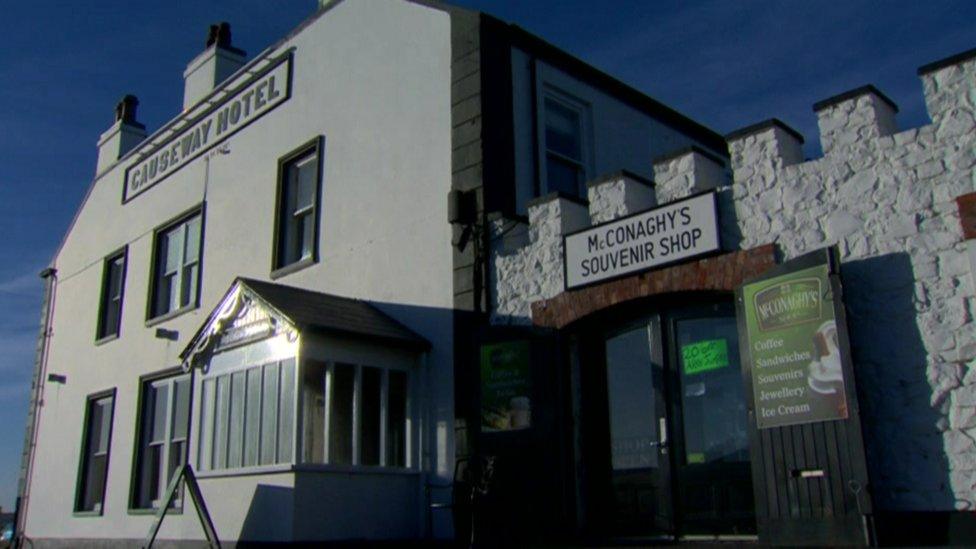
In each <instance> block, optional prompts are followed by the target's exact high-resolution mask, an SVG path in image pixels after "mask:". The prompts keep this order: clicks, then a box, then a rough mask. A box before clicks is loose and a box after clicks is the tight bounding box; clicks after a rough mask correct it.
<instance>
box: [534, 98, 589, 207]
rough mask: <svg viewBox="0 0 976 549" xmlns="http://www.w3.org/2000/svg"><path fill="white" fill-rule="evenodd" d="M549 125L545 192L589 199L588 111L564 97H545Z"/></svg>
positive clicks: (546, 129) (546, 126)
mask: <svg viewBox="0 0 976 549" xmlns="http://www.w3.org/2000/svg"><path fill="white" fill-rule="evenodd" d="M543 116H544V125H545V134H544V138H545V143H544V149H545V165H544V170H545V174H544V177H543V180H544V181H545V192H544V193H543V194H545V193H550V192H553V191H559V192H563V193H566V194H568V195H571V196H583V197H585V196H586V193H585V192H584V189H583V184H584V183H585V182H586V177H587V169H586V164H587V162H586V142H585V141H586V140H585V135H586V133H585V122H586V108H585V106H584V105H583V104H581V103H579V102H577V101H574V100H572V99H570V98H568V97H564V96H562V95H561V94H560V95H557V94H555V93H546V95H545V97H544V98H543Z"/></svg>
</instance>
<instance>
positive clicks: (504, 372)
mask: <svg viewBox="0 0 976 549" xmlns="http://www.w3.org/2000/svg"><path fill="white" fill-rule="evenodd" d="M529 348H530V347H529V342H528V341H509V342H505V343H492V344H488V345H483V346H482V347H481V430H482V431H485V432H491V431H515V430H519V429H527V428H529V427H530V426H531V425H532V406H531V403H532V401H531V393H530V389H531V382H530V377H529V376H530V370H529Z"/></svg>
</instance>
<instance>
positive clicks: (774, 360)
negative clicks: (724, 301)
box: [742, 265, 848, 429]
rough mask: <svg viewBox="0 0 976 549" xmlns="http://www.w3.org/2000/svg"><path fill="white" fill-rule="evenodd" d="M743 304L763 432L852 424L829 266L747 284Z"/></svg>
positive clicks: (811, 268)
mask: <svg viewBox="0 0 976 549" xmlns="http://www.w3.org/2000/svg"><path fill="white" fill-rule="evenodd" d="M742 299H743V305H744V309H745V317H746V318H745V320H746V322H745V326H746V340H747V341H748V349H749V352H748V356H749V368H750V371H751V372H752V390H753V397H754V399H755V403H754V404H755V412H756V423H757V424H758V427H759V428H760V429H766V428H770V427H782V426H784V425H796V424H801V423H811V422H815V421H830V420H836V419H846V418H847V416H848V410H847V397H846V391H845V388H844V370H843V362H842V357H841V349H840V344H839V337H838V332H837V321H836V318H835V317H834V303H833V293H832V291H831V286H830V274H829V271H828V267H827V265H818V266H815V267H810V268H807V269H802V270H798V271H795V272H793V273H789V274H785V275H782V276H778V277H774V278H769V279H765V280H761V281H758V282H753V283H750V284H746V285H744V286H743V288H742Z"/></svg>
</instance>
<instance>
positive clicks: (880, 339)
mask: <svg viewBox="0 0 976 549" xmlns="http://www.w3.org/2000/svg"><path fill="white" fill-rule="evenodd" d="M841 277H842V280H843V283H844V299H845V302H846V305H847V312H848V328H849V331H850V334H851V342H852V352H853V355H854V364H855V367H856V368H855V371H856V373H857V388H858V393H859V400H860V403H861V417H862V424H863V427H864V437H865V444H866V451H867V455H868V466H869V468H870V472H871V482H872V485H873V488H874V489H873V493H874V500H875V503H876V504H877V506H878V507H879V509H880V510H882V511H896V510H898V511H901V510H916V509H952V508H953V505H954V497H953V494H952V490H951V488H950V486H951V485H950V483H949V464H948V460H947V459H946V455H945V450H944V441H943V435H942V431H943V430H945V422H946V419H945V413H943V410H944V409H945V407H947V406H948V402H947V400H948V391H942V392H941V393H940V391H938V390H937V389H938V388H937V387H933V386H932V385H931V384H930V382H929V380H928V378H927V376H926V372H927V371H928V370H929V368H928V367H927V357H928V353H927V352H926V350H925V347H924V345H923V343H922V337H921V334H920V333H919V329H918V324H917V313H916V310H915V299H914V297H915V287H914V280H915V275H914V271H913V269H912V263H911V258H910V256H909V255H908V254H907V253H904V252H901V253H893V254H888V255H882V256H878V257H873V258H868V259H861V260H852V261H845V262H843V263H842V264H841Z"/></svg>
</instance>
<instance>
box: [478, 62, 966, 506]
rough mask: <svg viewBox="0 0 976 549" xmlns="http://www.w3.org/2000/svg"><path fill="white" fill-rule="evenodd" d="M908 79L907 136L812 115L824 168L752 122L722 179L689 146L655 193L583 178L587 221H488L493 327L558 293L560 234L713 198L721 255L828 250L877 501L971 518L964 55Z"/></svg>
mask: <svg viewBox="0 0 976 549" xmlns="http://www.w3.org/2000/svg"><path fill="white" fill-rule="evenodd" d="M922 80H923V83H924V89H925V98H926V103H927V106H928V110H929V114H930V115H931V119H932V123H931V124H929V125H926V126H923V127H921V128H915V129H909V130H905V131H901V132H897V131H896V127H895V120H894V110H893V109H892V108H891V106H890V105H889V104H887V103H886V102H885V101H884V100H883V99H881V98H880V97H878V96H877V95H876V94H874V93H872V92H869V91H868V92H865V93H864V94H861V95H859V96H855V97H852V98H850V99H847V100H844V101H841V102H839V103H835V104H833V105H831V106H827V107H825V108H822V109H820V110H819V112H818V121H819V125H820V129H821V143H822V144H823V150H824V151H825V154H824V156H823V157H822V158H818V159H814V160H809V161H803V156H802V152H801V147H800V145H801V143H800V141H799V140H798V139H797V138H796V137H795V136H793V135H792V134H791V133H790V132H788V131H785V130H784V129H783V128H782V127H780V126H778V125H775V124H765V125H760V126H757V128H758V129H755V130H754V131H751V132H748V133H746V134H744V135H743V134H741V133H740V134H739V135H738V136H737V137H735V138H732V139H731V140H730V141H729V151H730V154H731V162H730V166H729V167H730V169H731V173H732V178H731V181H730V180H729V179H728V177H727V176H726V175H724V170H723V169H722V168H721V167H720V166H718V165H717V164H715V163H714V162H713V161H711V160H710V159H708V158H706V157H705V156H703V155H701V154H700V153H699V152H696V151H692V152H689V153H687V154H685V155H682V156H678V157H675V158H671V159H669V160H666V161H664V162H662V163H658V164H656V165H655V166H654V173H655V179H656V181H655V191H656V197H655V196H654V193H649V192H647V191H646V189H647V188H646V187H645V186H644V185H643V184H642V183H640V182H638V181H637V180H634V179H631V178H629V177H627V176H626V175H619V176H615V177H611V178H610V179H609V180H608V181H604V182H602V183H599V184H591V186H590V189H589V219H587V218H585V216H581V215H580V212H581V211H583V209H584V206H581V205H578V204H575V203H572V202H569V201H568V200H565V199H553V200H551V201H548V202H543V203H538V202H537V203H535V204H534V205H532V206H530V207H529V209H528V221H529V223H528V225H527V226H526V225H524V224H522V223H520V222H518V221H516V220H506V219H496V220H495V221H494V222H493V225H492V227H491V230H492V234H493V238H494V242H496V246H495V248H494V249H493V254H492V259H491V266H492V277H493V279H492V280H493V289H494V293H493V295H494V301H495V303H494V314H493V321H494V322H495V323H497V324H530V323H531V309H530V304H531V303H532V302H535V301H538V300H542V299H548V298H552V297H555V296H556V295H558V294H560V293H561V292H562V291H563V263H562V255H563V249H562V236H563V235H564V234H565V233H566V232H568V231H571V230H575V229H578V228H580V227H585V226H587V225H588V224H590V223H599V222H604V221H607V220H610V219H616V218H618V217H620V216H624V215H628V214H631V213H634V212H636V211H639V210H642V209H646V208H648V207H651V206H653V205H655V204H663V203H666V202H668V201H671V200H675V199H677V198H681V197H683V196H687V195H689V194H691V193H694V192H698V191H702V190H707V189H711V188H716V189H717V190H718V192H719V203H720V206H719V210H720V211H719V216H720V223H721V232H722V235H721V237H722V244H723V248H724V249H726V250H734V249H750V248H753V247H756V246H759V245H762V244H766V243H770V242H772V243H775V244H776V245H777V248H778V250H779V251H780V253H781V255H782V257H781V260H788V259H790V258H793V257H796V256H798V255H801V254H803V253H805V252H808V251H812V250H815V249H818V248H822V247H825V246H829V245H837V247H838V248H839V250H840V254H841V260H842V264H841V272H842V278H843V282H844V285H845V296H844V297H845V301H846V304H847V308H848V313H849V318H848V322H849V326H850V331H851V336H852V340H853V349H854V351H853V352H854V359H855V366H856V372H857V376H858V377H857V382H858V387H859V390H860V392H861V398H860V403H861V413H862V417H863V419H864V422H863V423H864V427H865V437H866V443H867V449H868V461H869V466H870V467H871V474H872V482H873V485H874V486H873V490H874V497H875V501H876V503H877V504H878V505H879V506H880V507H881V508H882V509H888V510H945V509H959V510H976V321H974V312H976V291H974V281H973V276H972V269H973V267H972V266H971V263H970V257H969V255H968V251H967V243H966V242H965V241H964V240H963V236H962V228H961V226H960V219H959V213H958V209H957V205H956V202H955V198H956V197H958V196H960V195H962V194H966V193H970V192H973V191H974V190H976V170H974V166H976V131H974V129H976V120H974V113H976V60H973V59H969V60H966V61H962V62H959V63H957V64H955V65H951V66H948V67H944V68H941V69H938V70H934V71H931V72H929V73H927V74H924V75H923V76H922ZM519 237H521V238H522V239H523V241H525V240H526V239H527V241H526V242H524V245H522V246H519V245H518V238H519ZM513 243H514V244H513Z"/></svg>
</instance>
